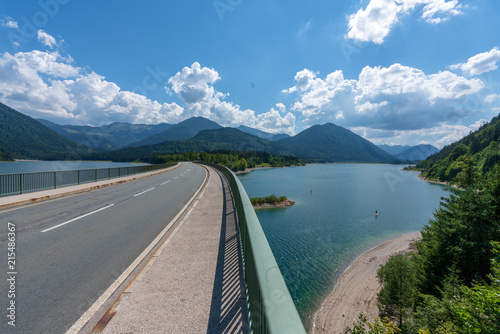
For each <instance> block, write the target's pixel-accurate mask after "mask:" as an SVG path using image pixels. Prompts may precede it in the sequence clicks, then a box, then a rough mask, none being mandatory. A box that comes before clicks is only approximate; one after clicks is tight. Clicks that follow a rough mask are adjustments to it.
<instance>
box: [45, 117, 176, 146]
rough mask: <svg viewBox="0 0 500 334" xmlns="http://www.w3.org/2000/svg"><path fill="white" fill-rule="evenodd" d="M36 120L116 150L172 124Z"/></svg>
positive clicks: (78, 139) (74, 137)
mask: <svg viewBox="0 0 500 334" xmlns="http://www.w3.org/2000/svg"><path fill="white" fill-rule="evenodd" d="M38 121H39V122H40V123H42V124H43V125H45V126H47V127H48V128H50V129H52V130H54V131H55V132H57V133H59V134H60V135H62V136H64V137H66V138H68V139H71V140H73V141H75V142H78V143H80V144H84V145H87V146H90V147H94V148H98V149H105V150H116V149H118V148H121V147H124V146H127V145H129V144H131V143H134V142H137V141H139V140H143V139H146V138H148V137H150V136H152V135H155V134H157V133H159V132H162V131H165V130H167V129H169V128H171V127H172V126H173V125H171V124H166V123H160V124H156V125H151V124H129V123H121V122H115V123H111V124H108V125H103V126H88V125H60V124H56V123H52V122H49V121H47V120H44V119H38Z"/></svg>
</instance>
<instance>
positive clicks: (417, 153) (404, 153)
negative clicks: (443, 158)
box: [378, 144, 439, 161]
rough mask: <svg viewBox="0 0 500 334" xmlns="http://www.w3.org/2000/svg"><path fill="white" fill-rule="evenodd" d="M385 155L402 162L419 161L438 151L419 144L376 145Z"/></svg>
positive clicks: (432, 147) (429, 146) (430, 146)
mask: <svg viewBox="0 0 500 334" xmlns="http://www.w3.org/2000/svg"><path fill="white" fill-rule="evenodd" d="M378 147H380V148H381V149H383V150H384V151H386V152H387V153H389V154H391V155H393V156H395V157H396V158H398V159H399V160H402V161H420V160H425V159H427V158H428V157H430V156H431V155H433V154H434V153H437V152H439V149H437V148H436V147H434V146H432V145H426V144H421V145H417V146H410V145H378Z"/></svg>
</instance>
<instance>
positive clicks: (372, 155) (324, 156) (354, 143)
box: [275, 123, 396, 162]
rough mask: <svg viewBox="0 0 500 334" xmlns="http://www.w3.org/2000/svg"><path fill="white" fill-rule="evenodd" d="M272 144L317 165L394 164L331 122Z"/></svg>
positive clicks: (387, 155) (375, 147)
mask: <svg viewBox="0 0 500 334" xmlns="http://www.w3.org/2000/svg"><path fill="white" fill-rule="evenodd" d="M275 143H277V144H280V145H283V146H285V147H287V148H289V149H290V150H291V151H292V153H293V154H294V155H296V156H297V157H299V158H304V159H310V160H314V161H317V162H394V161H395V160H396V159H395V158H394V157H393V156H392V155H390V154H389V153H387V152H385V151H384V150H382V149H380V148H378V147H377V146H376V145H375V144H373V143H371V142H369V141H368V140H366V139H364V138H362V137H361V136H358V135H357V134H355V133H354V132H352V131H349V130H347V129H345V128H343V127H340V126H337V125H335V124H332V123H327V124H324V125H314V126H311V127H310V128H308V129H306V130H304V131H302V132H301V133H299V134H297V135H296V136H294V137H291V138H286V139H282V140H278V141H276V142H275Z"/></svg>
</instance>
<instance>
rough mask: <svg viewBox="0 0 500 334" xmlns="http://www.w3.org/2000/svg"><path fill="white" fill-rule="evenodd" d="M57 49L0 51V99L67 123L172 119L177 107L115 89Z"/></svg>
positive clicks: (177, 113) (177, 116) (179, 114)
mask: <svg viewBox="0 0 500 334" xmlns="http://www.w3.org/2000/svg"><path fill="white" fill-rule="evenodd" d="M70 62H72V58H71V57H63V56H61V55H60V54H59V53H58V52H42V51H38V50H34V51H31V52H19V53H16V54H14V55H11V54H9V53H7V52H6V53H4V54H3V55H0V99H1V100H2V102H4V103H6V104H7V105H9V106H11V107H12V108H14V109H17V110H19V111H21V112H23V113H25V114H27V115H30V116H32V117H35V118H45V119H49V120H53V121H58V122H64V123H68V122H69V123H73V124H94V125H97V124H107V123H111V122H114V121H125V122H131V123H154V124H155V123H159V122H178V121H180V120H182V119H183V115H182V113H183V110H184V109H183V108H182V107H180V106H178V105H177V104H175V103H171V104H169V103H163V104H161V103H158V102H157V101H151V100H150V99H147V98H146V97H145V96H143V95H139V94H135V93H132V92H128V91H122V90H120V87H118V85H116V84H115V83H113V82H109V81H106V80H105V78H104V77H103V76H100V75H98V74H96V73H95V72H91V73H86V72H85V71H84V70H83V69H82V68H80V67H75V66H73V65H71V64H70Z"/></svg>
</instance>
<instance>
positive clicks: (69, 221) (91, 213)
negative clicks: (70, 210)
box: [41, 204, 114, 233]
mask: <svg viewBox="0 0 500 334" xmlns="http://www.w3.org/2000/svg"><path fill="white" fill-rule="evenodd" d="M113 205H114V204H109V205H107V206H105V207H103V208H100V209H97V210H95V211H92V212H89V213H86V214H84V215H83V216H80V217H76V218H73V219H71V220H68V221H67V222H64V223H61V224H59V225H56V226H52V227H51V228H48V229H46V230H43V231H42V232H41V233H44V232H48V231H50V230H53V229H55V228H58V227H61V226H63V225H66V224H69V223H72V222H74V221H75V220H78V219H82V218H85V217H87V216H90V215H93V214H94V213H97V212H99V211H102V210H104V209H107V208H110V207H112V206H113Z"/></svg>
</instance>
